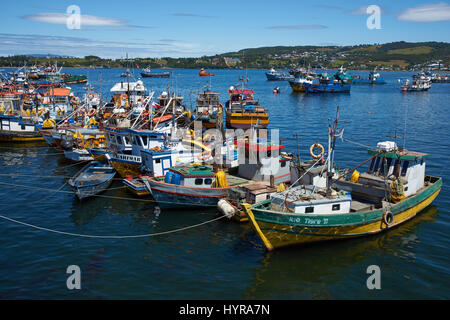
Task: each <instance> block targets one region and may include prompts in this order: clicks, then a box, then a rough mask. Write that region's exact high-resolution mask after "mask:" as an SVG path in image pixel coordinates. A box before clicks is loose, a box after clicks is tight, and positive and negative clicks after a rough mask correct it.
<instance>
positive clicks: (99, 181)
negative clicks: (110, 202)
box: [68, 161, 116, 200]
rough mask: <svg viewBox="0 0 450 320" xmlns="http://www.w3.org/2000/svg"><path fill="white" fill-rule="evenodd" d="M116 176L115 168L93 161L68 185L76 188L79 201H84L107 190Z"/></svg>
mask: <svg viewBox="0 0 450 320" xmlns="http://www.w3.org/2000/svg"><path fill="white" fill-rule="evenodd" d="M115 174H116V171H115V170H114V168H113V167H112V166H109V165H108V164H107V163H104V162H99V161H92V162H91V163H89V164H87V165H86V166H84V167H83V169H81V170H80V171H79V172H78V173H77V174H76V175H75V176H74V177H73V178H71V179H70V180H69V182H68V183H69V185H71V186H72V187H74V188H75V190H76V195H77V197H78V199H80V200H82V199H84V198H88V197H92V196H94V195H96V194H98V193H100V192H102V191H104V190H105V189H107V188H108V187H109V186H110V185H111V183H112V181H113V178H114V175H115Z"/></svg>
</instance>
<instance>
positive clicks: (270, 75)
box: [266, 68, 294, 81]
mask: <svg viewBox="0 0 450 320" xmlns="http://www.w3.org/2000/svg"><path fill="white" fill-rule="evenodd" d="M266 77H267V80H269V81H286V80H294V76H292V75H290V74H288V73H285V72H280V71H276V70H275V69H274V68H271V69H270V70H269V71H268V72H266Z"/></svg>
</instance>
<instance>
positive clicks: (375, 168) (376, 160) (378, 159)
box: [373, 158, 382, 172]
mask: <svg viewBox="0 0 450 320" xmlns="http://www.w3.org/2000/svg"><path fill="white" fill-rule="evenodd" d="M381 160H382V159H381V158H376V159H375V165H374V166H373V172H376V171H378V166H379V165H380V161H381Z"/></svg>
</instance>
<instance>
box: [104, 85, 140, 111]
mask: <svg viewBox="0 0 450 320" xmlns="http://www.w3.org/2000/svg"><path fill="white" fill-rule="evenodd" d="M110 91H111V92H112V93H113V94H114V105H115V106H116V107H118V106H125V105H126V104H127V103H132V104H133V105H136V104H137V102H138V101H139V99H140V100H141V101H144V98H145V93H146V91H147V89H146V88H145V85H144V83H143V82H142V81H141V80H138V81H136V82H124V81H121V82H118V83H116V84H115V85H114V86H113V87H112V88H111V90H110ZM128 101H129V102H128Z"/></svg>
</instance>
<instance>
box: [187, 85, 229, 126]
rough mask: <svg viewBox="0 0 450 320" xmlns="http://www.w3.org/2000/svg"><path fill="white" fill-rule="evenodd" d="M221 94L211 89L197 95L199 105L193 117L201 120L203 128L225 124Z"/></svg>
mask: <svg viewBox="0 0 450 320" xmlns="http://www.w3.org/2000/svg"><path fill="white" fill-rule="evenodd" d="M219 98H220V94H219V93H217V92H213V91H210V90H209V86H207V88H206V90H204V91H202V92H200V93H199V94H198V95H197V106H196V108H195V110H194V112H193V118H194V120H196V121H201V122H202V126H203V128H206V129H211V128H217V129H220V128H221V127H222V125H223V106H222V104H221V103H220V100H219Z"/></svg>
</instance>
